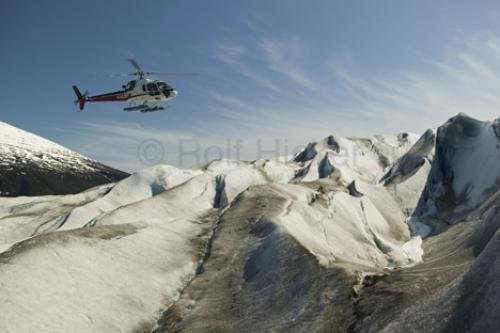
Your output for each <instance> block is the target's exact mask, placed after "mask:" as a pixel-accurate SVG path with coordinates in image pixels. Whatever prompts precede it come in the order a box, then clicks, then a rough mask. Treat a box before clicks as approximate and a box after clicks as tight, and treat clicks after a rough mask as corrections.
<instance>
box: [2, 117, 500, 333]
mask: <svg viewBox="0 0 500 333" xmlns="http://www.w3.org/2000/svg"><path fill="white" fill-rule="evenodd" d="M498 124H499V121H498V120H497V121H495V122H479V121H476V120H473V119H471V118H469V117H467V116H465V115H458V116H457V117H454V118H452V119H450V121H449V122H448V123H446V124H444V125H443V126H441V127H440V128H439V129H438V130H437V131H434V130H429V131H427V132H425V133H424V134H423V135H422V136H420V137H419V136H417V135H413V134H408V133H403V134H399V135H394V136H390V135H384V136H372V137H368V138H342V137H336V136H329V137H327V138H325V139H324V140H322V141H320V142H314V143H310V144H309V145H308V146H307V147H306V148H305V149H304V150H303V151H302V152H300V153H299V154H297V155H296V156H294V157H293V158H292V159H290V160H286V159H283V158H278V159H272V160H257V161H253V162H242V161H231V160H218V161H213V162H211V163H209V164H208V165H207V166H206V167H204V168H202V169H193V170H180V169H177V168H174V167H171V166H163V165H159V166H154V167H150V168H147V169H144V170H141V171H139V172H137V173H135V174H133V175H131V176H129V177H127V178H125V179H123V180H121V181H119V182H117V183H114V184H107V185H102V186H100V187H95V188H93V189H92V190H89V191H85V192H82V193H80V194H74V195H64V196H46V197H19V198H0V294H1V295H2V297H0V319H1V320H0V331H2V332H32V331H38V332H68V331H71V332H114V331H118V332H137V331H140V332H148V331H155V332H172V331H175V332H269V331H273V332H290V331H293V332H303V331H304V332H305V331H308V332H346V331H351V332H365V331H366V332H368V331H370V332H379V331H385V332H403V331H417V332H427V331H440V332H445V331H467V330H469V331H477V332H479V331H481V332H489V331H494V328H496V327H499V325H500V322H499V321H500V319H499V318H498V316H497V315H496V314H497V313H498V311H499V310H500V305H499V304H500V296H499V295H500V292H499V290H500V289H499V284H498V282H497V280H498V279H496V278H495V277H496V276H498V274H497V273H500V264H498V263H499V262H500V261H499V259H498V258H499V256H498V253H499V252H498V251H497V248H498V244H500V242H499V240H497V238H498V237H499V236H498V233H497V229H498V226H499V223H498V221H500V216H499V212H500V199H499V198H500V188H499V186H498V184H500V181H499V179H500V169H499V168H498V158H499V155H500V148H498V147H499V145H500V139H499V135H498V133H499V130H498V128H499V126H498ZM474 160H475V161H476V163H475V164H474V163H473V162H472V161H474ZM477 161H481V163H478V162H477ZM475 170H477V171H478V172H477V173H475ZM450 174H451V175H450ZM440 189H443V190H440ZM464 189H466V190H464ZM451 191H453V193H465V194H463V195H462V194H461V195H454V194H450V193H451ZM464 191H465V192H464ZM450 197H451V198H460V200H458V201H457V200H455V199H453V200H450V199H449V198H450ZM422 237H423V238H424V239H422ZM475 293H477V294H478V296H475Z"/></svg>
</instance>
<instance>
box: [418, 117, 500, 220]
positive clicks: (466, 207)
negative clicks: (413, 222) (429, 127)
mask: <svg viewBox="0 0 500 333" xmlns="http://www.w3.org/2000/svg"><path fill="white" fill-rule="evenodd" d="M496 128H498V120H497V121H494V122H487V121H479V120H476V119H473V118H471V117H469V116H467V115H465V114H459V115H457V116H455V117H453V118H451V119H450V120H448V122H446V124H444V125H443V126H441V127H439V129H438V131H437V135H436V149H435V157H434V161H433V163H432V168H431V171H430V175H429V178H428V179H427V184H426V186H425V189H424V193H423V195H422V197H421V199H420V203H419V206H418V210H417V213H418V215H429V216H434V217H436V218H439V219H441V220H444V221H447V222H448V223H454V222H455V221H457V220H459V218H460V217H462V216H463V215H464V214H466V213H469V212H472V211H473V210H475V209H476V208H477V207H478V206H479V205H480V204H481V203H483V202H484V201H485V200H487V199H488V198H489V197H490V196H491V195H492V194H494V193H496V192H497V191H498V190H499V189H500V174H499V167H498V166H499V165H500V139H499V138H498V136H497V131H498V130H497V129H496Z"/></svg>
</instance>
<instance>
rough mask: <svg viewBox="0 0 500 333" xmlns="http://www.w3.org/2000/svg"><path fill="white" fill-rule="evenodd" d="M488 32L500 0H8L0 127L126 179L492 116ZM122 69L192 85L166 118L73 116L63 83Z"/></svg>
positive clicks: (105, 82)
mask: <svg viewBox="0 0 500 333" xmlns="http://www.w3.org/2000/svg"><path fill="white" fill-rule="evenodd" d="M499 22H500V4H499V3H498V2H495V1H439V2H438V1H294V0H287V1H285V0H274V1H260V0H254V1H220V0H215V1H201V0H200V1H188V0H182V1H181V0H176V1H174V0H165V1H147V2H145V1H123V0H122V1H72V0H68V1H50V0H49V1H43V2H42V1H23V0H20V1H11V0H7V1H2V3H1V5H0V41H1V45H2V46H1V52H0V71H1V73H2V80H0V120H1V121H5V122H8V123H10V124H13V125H15V126H18V127H21V128H23V129H26V130H29V131H32V132H35V133H37V134H40V135H42V136H44V137H46V138H49V139H52V140H54V141H56V142H58V143H60V144H62V145H65V146H67V147H69V148H72V149H75V150H77V151H78V152H81V153H83V154H86V155H88V156H90V157H93V158H95V159H98V160H100V161H102V162H105V163H107V164H110V165H112V166H115V167H118V168H122V169H124V170H128V171H131V170H135V169H137V168H140V167H144V166H146V165H148V164H152V163H158V162H161V163H169V164H175V165H179V166H184V167H186V166H189V165H191V164H196V163H198V164H200V163H203V162H205V160H209V159H211V158H216V157H220V156H219V155H222V156H223V157H229V158H235V157H239V158H242V159H254V158H256V157H259V156H260V155H259V147H260V150H261V153H262V151H263V150H265V151H267V154H268V155H273V154H274V153H271V152H270V151H275V152H276V154H283V153H287V152H290V151H292V150H294V149H295V148H296V147H297V146H299V145H301V144H306V143H307V142H309V141H311V140H319V139H321V138H322V137H325V136H327V135H329V134H337V135H352V136H355V135H369V134H374V133H397V132H402V131H412V132H416V133H420V132H423V131H424V130H425V129H426V128H429V127H435V126H438V125H439V124H441V123H443V122H444V121H445V120H446V119H448V118H449V117H451V116H453V115H454V114H456V113H458V112H466V113H468V114H470V115H473V116H476V117H478V118H481V119H493V118H495V117H498V116H499V114H500V112H499V110H500V24H499ZM129 57H134V58H135V59H137V61H138V62H139V63H140V64H141V65H142V66H143V67H144V68H145V69H148V70H156V71H188V72H196V73H198V75H197V76H194V77H175V78H169V79H167V81H168V82H169V83H171V84H172V85H173V86H175V87H176V89H177V90H178V91H179V96H178V97H177V98H176V99H175V100H173V101H172V102H171V103H170V106H169V108H168V109H167V110H166V111H165V112H158V113H150V114H140V113H126V112H123V111H121V110H122V108H123V107H124V106H125V105H123V104H113V103H109V104H89V105H88V106H86V109H85V112H83V113H79V112H77V108H76V107H75V106H74V105H73V100H74V95H73V92H72V90H71V85H72V84H77V85H78V86H79V87H80V88H81V89H82V90H88V91H89V92H90V93H91V94H94V93H101V92H107V91H112V90H116V89H117V88H119V87H120V86H121V84H122V79H120V78H109V77H106V76H105V74H110V73H120V72H130V71H131V68H130V66H129V64H128V63H127V62H126V59H127V58H129ZM238 140H239V142H240V145H241V146H242V148H241V149H240V154H239V155H236V150H235V149H233V145H234V144H235V143H236V142H237V141H238ZM228 143H229V149H228V148H227V145H228ZM276 144H278V148H277V146H276ZM259 145H260V146H259ZM180 147H182V150H183V151H184V152H188V151H191V152H192V154H191V155H190V156H188V155H187V154H186V155H184V156H182V158H181V156H180V155H179V153H180V151H179V149H180ZM195 150H196V152H194V151H195ZM261 155H262V154H261ZM264 155H265V154H264ZM264 157H269V156H264Z"/></svg>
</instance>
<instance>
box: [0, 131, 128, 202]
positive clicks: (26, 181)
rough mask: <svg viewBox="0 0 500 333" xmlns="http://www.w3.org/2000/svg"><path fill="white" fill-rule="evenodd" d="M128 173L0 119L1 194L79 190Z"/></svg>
mask: <svg viewBox="0 0 500 333" xmlns="http://www.w3.org/2000/svg"><path fill="white" fill-rule="evenodd" d="M126 176H128V174H126V173H125V172H121V171H119V170H116V169H113V168H110V167H107V166H105V165H102V164H100V163H98V162H96V161H93V160H91V159H89V158H87V157H85V156H82V155H80V154H78V153H75V152H73V151H71V150H69V149H67V148H65V147H62V146H60V145H58V144H56V143H54V142H51V141H49V140H46V139H44V138H42V137H40V136H38V135H35V134H32V133H29V132H26V131H23V130H21V129H19V128H16V127H14V126H11V125H9V124H6V123H4V122H0V196H18V195H47V194H69V193H78V192H81V191H83V190H85V189H87V188H90V187H93V186H96V185H100V184H104V183H110V182H114V181H117V180H120V179H123V178H124V177H126Z"/></svg>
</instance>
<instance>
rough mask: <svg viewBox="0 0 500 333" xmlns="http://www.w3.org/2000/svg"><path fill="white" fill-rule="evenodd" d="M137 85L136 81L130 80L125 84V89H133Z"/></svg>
mask: <svg viewBox="0 0 500 333" xmlns="http://www.w3.org/2000/svg"><path fill="white" fill-rule="evenodd" d="M134 87H135V81H129V82H128V83H127V85H126V86H125V90H132V89H134Z"/></svg>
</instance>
